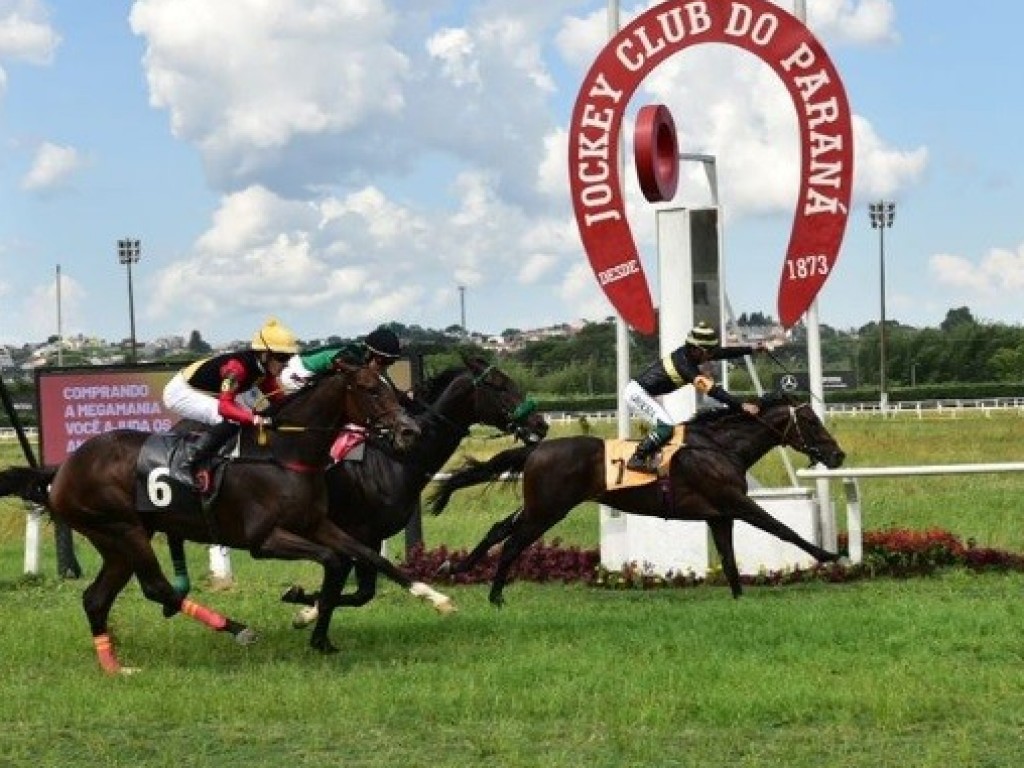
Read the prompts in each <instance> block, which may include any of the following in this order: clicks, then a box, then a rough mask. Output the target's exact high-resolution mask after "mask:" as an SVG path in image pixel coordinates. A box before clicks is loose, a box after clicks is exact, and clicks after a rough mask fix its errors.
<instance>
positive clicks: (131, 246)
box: [117, 237, 142, 364]
mask: <svg viewBox="0 0 1024 768" xmlns="http://www.w3.org/2000/svg"><path fill="white" fill-rule="evenodd" d="M140 258H142V242H141V241H140V240H135V239H132V238H130V237H126V238H124V239H123V240H118V241H117V260H118V261H119V262H120V263H121V264H123V265H124V266H125V267H127V268H128V322H129V323H130V325H131V344H132V349H131V357H130V360H131V362H132V364H135V363H136V362H137V361H138V360H137V349H138V347H137V345H136V343H135V297H134V295H133V293H132V264H138V262H139V259H140Z"/></svg>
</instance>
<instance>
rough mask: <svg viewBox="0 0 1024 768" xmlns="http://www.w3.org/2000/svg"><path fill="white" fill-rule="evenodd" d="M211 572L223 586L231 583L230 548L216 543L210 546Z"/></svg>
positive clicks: (214, 578) (215, 579)
mask: <svg viewBox="0 0 1024 768" xmlns="http://www.w3.org/2000/svg"><path fill="white" fill-rule="evenodd" d="M210 574H211V576H212V578H213V581H214V583H216V584H220V585H222V586H223V585H226V584H230V583H231V580H232V576H231V550H230V549H228V548H227V547H221V546H218V545H216V544H212V545H211V546H210Z"/></svg>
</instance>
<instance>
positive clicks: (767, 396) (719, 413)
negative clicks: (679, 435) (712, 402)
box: [686, 392, 795, 425]
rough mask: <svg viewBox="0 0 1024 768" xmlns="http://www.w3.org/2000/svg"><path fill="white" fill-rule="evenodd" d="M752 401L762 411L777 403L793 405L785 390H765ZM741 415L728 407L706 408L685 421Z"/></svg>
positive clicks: (716, 419)
mask: <svg viewBox="0 0 1024 768" xmlns="http://www.w3.org/2000/svg"><path fill="white" fill-rule="evenodd" d="M754 402H756V403H757V406H758V408H760V409H761V412H762V413H763V412H764V411H766V410H768V409H769V408H774V407H775V406H778V405H786V406H791V405H795V401H794V400H793V398H792V397H791V396H790V395H788V394H786V393H785V392H765V393H764V394H763V395H761V397H759V398H757V399H756V400H755V401H754ZM743 415H745V414H744V413H743V412H742V411H741V412H739V413H737V412H735V411H730V410H729V409H728V408H706V409H704V410H703V411H698V412H697V413H696V414H694V415H693V416H692V417H690V418H689V419H687V421H686V423H687V424H691V425H697V424H711V423H713V422H716V421H718V420H719V419H725V418H729V417H730V416H743Z"/></svg>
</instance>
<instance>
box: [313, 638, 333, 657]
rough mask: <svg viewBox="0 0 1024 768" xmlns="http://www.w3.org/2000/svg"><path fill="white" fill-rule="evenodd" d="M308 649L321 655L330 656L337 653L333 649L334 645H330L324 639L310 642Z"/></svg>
mask: <svg viewBox="0 0 1024 768" xmlns="http://www.w3.org/2000/svg"><path fill="white" fill-rule="evenodd" d="M309 647H310V648H312V649H313V650H314V651H319V652H320V653H323V654H332V653H337V652H338V649H337V648H336V647H335V645H334V643H332V642H331V641H330V640H328V639H327V638H326V637H325V638H323V639H312V640H310V641H309Z"/></svg>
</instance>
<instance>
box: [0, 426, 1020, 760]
mask: <svg viewBox="0 0 1024 768" xmlns="http://www.w3.org/2000/svg"><path fill="white" fill-rule="evenodd" d="M832 428H833V431H834V432H835V433H836V434H837V435H838V437H839V439H840V442H841V443H842V444H843V445H844V447H845V448H846V450H847V452H848V453H849V455H850V459H849V462H848V463H849V464H850V465H852V466H880V465H886V464H912V463H956V462H970V461H1015V460H1019V458H1020V454H1021V445H1024V441H1022V438H1024V419H1021V418H1020V417H1019V416H1017V415H1012V414H1010V415H1005V416H1002V417H998V418H993V419H982V418H981V417H977V418H963V419H959V420H957V421H953V420H944V421H937V420H936V421H926V422H918V421H917V420H913V419H907V420H886V421H885V422H880V421H878V420H874V421H871V420H867V419H846V420H837V421H836V422H835V423H833V425H832ZM498 445H500V441H484V440H473V441H470V447H469V449H470V451H471V452H473V453H474V454H479V453H481V452H485V451H489V450H493V449H494V448H495V447H498ZM6 448H7V447H6V446H5V447H2V448H0V450H4V449H6ZM3 455H4V454H3V453H0V463H2V460H3V459H2V457H3ZM7 455H8V460H11V457H10V454H9V453H8V454H7ZM795 461H797V462H799V459H796V460H795ZM763 464H764V466H759V467H758V468H757V469H758V471H759V473H760V476H762V477H764V479H765V482H767V483H769V484H772V479H773V477H776V476H777V477H781V475H782V470H781V469H780V466H779V465H781V462H775V463H772V460H771V459H770V458H769V459H766V461H765V462H764V463H763ZM862 492H863V495H864V498H865V504H866V508H865V512H866V520H865V523H866V526H867V527H868V528H869V529H872V528H876V529H877V528H882V527H887V526H893V525H895V526H898V527H908V528H927V527H936V526H937V527H943V528H947V529H949V530H952V531H954V532H955V533H958V534H959V535H961V536H962V537H964V538H975V539H976V540H978V542H979V543H981V544H985V545H991V546H999V547H1003V548H1008V549H1014V550H1017V551H1021V550H1024V525H1022V522H1024V521H1022V519H1021V499H1024V477H1020V476H1017V475H1003V476H976V477H967V478H964V477H961V478H950V479H944V478H919V479H910V478H901V479H893V480H870V481H865V482H863V483H862ZM837 494H838V489H837ZM463 497H464V498H460V497H456V499H457V502H456V503H455V504H454V505H453V507H452V509H451V510H450V511H449V512H446V513H445V515H443V516H442V517H440V518H431V517H427V519H426V520H425V523H424V525H425V532H426V538H427V542H428V545H431V546H435V545H438V544H440V543H447V544H449V546H454V547H464V546H469V545H470V544H472V543H475V541H476V539H477V538H479V536H480V535H482V533H483V532H484V531H485V530H486V528H487V527H488V526H489V525H490V523H491V522H493V521H494V520H495V519H496V518H497V517H498V516H499V515H502V514H504V513H506V512H508V511H510V510H511V509H512V508H513V506H514V504H515V496H514V493H513V492H511V491H495V492H493V493H488V494H482V493H477V492H470V493H466V494H463ZM2 509H4V510H6V511H7V513H8V514H3V515H0V681H2V682H0V686H2V688H0V690H2V695H0V723H3V726H2V728H3V736H2V738H0V765H10V766H15V767H18V768H20V766H26V767H27V766H33V767H35V766H47V767H48V766H67V767H69V768H75V767H77V766H133V768H150V767H151V766H152V767H160V768H162V767H163V766H167V767H168V768H170V767H171V766H173V767H174V768H184V767H187V766H213V765H216V766H228V767H231V766H260V765H274V766H277V765H290V766H322V765H324V764H335V765H348V766H371V767H376V766H382V767H383V766H389V767H390V766H424V767H427V766H430V767H431V768H447V767H448V766H453V767H454V766H460V768H461V767H462V766H465V765H467V764H488V765H492V766H501V767H504V766H508V767H509V768H519V767H520V766H523V767H524V768H525V767H526V766H531V767H533V766H538V765H544V766H555V767H560V766H579V765H590V766H598V767H600V768H603V767H604V766H609V768H610V767H611V766H616V767H618V766H666V767H667V766H684V767H689V766H694V767H695V768H696V766H706V765H722V764H726V765H730V766H737V767H739V768H754V767H758V768H760V767H761V766H786V768H805V767H806V768H811V766H814V767H815V768H817V767H818V766H821V765H829V766H837V767H839V768H862V767H863V768H869V767H870V768H877V767H878V766H893V767H895V766H910V767H912V768H932V767H934V768H939V767H940V766H941V767H942V768H947V767H948V766H958V767H961V766H963V767H971V768H973V767H975V766H976V767H977V768H990V767H991V768H996V767H1000V768H1001V767H1002V766H1007V767H1010V766H1018V765H1020V764H1021V762H1022V756H1024V673H1022V672H1021V669H1022V662H1024V635H1022V633H1021V627H1022V626H1024V602H1022V596H1024V591H1022V588H1024V576H1021V575H1019V574H1012V575H995V574H989V575H982V576H976V575H972V574H969V573H966V572H960V571H952V572H947V573H944V574H942V575H941V576H940V577H937V578H930V579H915V580H911V581H893V580H878V581H873V582H862V583H856V584H845V585H826V584H805V585H799V586H791V587H786V588H751V589H748V590H747V594H746V596H745V597H744V598H743V599H741V600H739V601H733V600H731V599H730V598H729V597H728V593H727V590H726V589H725V588H722V587H701V588H696V589H689V590H671V591H660V592H607V591H601V590H595V589H589V588H585V587H581V586H575V585H569V586H566V585H534V584H524V583H514V584H513V585H511V586H510V588H509V589H508V590H507V592H506V596H507V598H508V600H509V605H508V607H506V608H505V609H504V610H502V611H497V610H494V609H493V608H491V607H490V606H489V605H488V604H487V600H486V588H485V587H459V588H451V589H450V590H449V591H450V592H451V593H452V594H453V596H454V597H455V599H456V601H457V603H458V604H459V606H460V612H459V613H458V614H457V615H456V616H454V617H450V618H447V619H446V618H441V617H438V616H436V615H434V614H433V613H432V612H430V611H429V609H428V608H427V607H426V606H424V605H421V604H418V603H416V602H415V601H413V600H412V599H411V598H409V597H408V596H406V595H404V594H402V593H400V592H399V591H398V590H397V589H395V588H393V587H391V586H390V585H389V586H387V587H385V588H384V590H383V594H382V596H381V597H380V598H379V599H378V600H377V601H376V602H375V603H373V604H372V605H371V606H369V607H367V608H364V609H361V610H359V611H350V612H346V613H343V614H340V615H339V616H338V618H337V619H336V622H335V626H334V630H333V632H332V637H333V639H334V641H335V642H336V643H337V644H338V645H339V647H340V648H341V650H342V652H341V653H340V654H339V655H337V656H332V657H321V656H319V655H315V654H313V653H311V652H310V651H309V650H308V649H307V648H306V645H305V643H306V640H307V638H306V636H305V635H304V634H303V633H300V632H297V631H296V630H293V629H291V628H290V627H289V626H288V621H289V618H290V615H291V614H290V610H289V608H288V607H286V606H284V605H281V604H280V603H278V602H277V601H276V598H277V595H278V594H279V593H280V591H281V590H282V589H283V587H284V586H286V585H287V584H289V583H291V582H292V581H294V580H301V581H303V582H304V583H306V584H314V583H315V581H316V579H315V569H314V568H313V567H312V566H309V565H305V564H286V563H255V562H253V561H251V560H250V559H249V558H248V557H247V556H246V555H244V554H241V553H238V554H236V556H235V557H234V558H233V563H234V566H235V570H236V573H237V575H238V584H237V586H236V587H234V588H233V589H232V590H229V591H227V592H210V591H203V590H202V589H200V591H199V597H200V599H202V600H203V601H205V602H207V603H208V604H210V605H211V606H212V607H214V608H217V609H219V610H223V611H225V612H227V613H228V614H230V615H232V616H233V617H236V618H238V619H241V620H244V621H247V622H250V623H252V625H253V626H255V627H256V628H257V629H258V630H259V631H260V633H261V636H262V639H261V642H260V643H258V644H256V645H255V646H253V647H251V648H239V647H237V646H235V645H233V644H232V643H231V641H230V640H229V639H228V638H226V637H224V636H219V635H214V634H211V633H210V632H209V631H207V630H205V629H203V628H202V627H200V626H199V625H197V624H196V623H195V622H192V621H189V620H187V619H185V618H183V617H176V618H174V619H172V620H169V621H165V620H163V619H162V618H160V611H159V609H158V608H156V607H154V606H152V605H150V604H148V603H147V602H146V601H145V600H144V599H143V598H142V597H141V595H140V594H139V592H138V589H137V587H136V586H135V585H134V584H133V585H131V586H130V587H129V589H128V590H127V591H126V594H125V595H124V596H123V598H122V599H121V600H120V601H119V602H118V603H117V605H116V607H115V609H114V616H113V621H114V626H115V631H116V633H117V637H118V640H119V644H120V646H119V647H120V650H121V655H122V658H123V661H124V662H125V663H127V664H135V665H140V666H142V667H143V671H142V673H140V674H139V675H136V676H134V677H131V678H126V679H114V680H111V679H107V678H105V677H104V676H102V675H101V674H100V673H99V672H98V671H97V668H96V665H95V661H94V657H93V653H92V648H91V644H90V641H89V636H88V631H87V629H86V625H85V620H84V617H83V615H82V611H81V605H80V600H81V589H82V587H83V586H84V584H82V583H77V582H65V583H61V582H57V581H56V580H54V579H52V578H51V577H50V576H49V574H52V573H53V572H54V566H53V561H52V557H53V553H52V546H46V547H44V557H45V558H46V559H44V565H43V567H44V574H47V575H46V576H44V578H43V579H42V580H41V581H39V582H31V583H28V582H25V581H23V580H22V579H21V578H20V576H19V574H20V573H21V546H20V537H21V535H22V527H23V516H22V515H21V514H20V510H21V507H20V505H18V504H14V503H12V502H4V503H3V505H2ZM595 520H596V516H595V514H594V512H593V510H591V509H587V510H583V511H581V512H577V513H575V514H574V515H572V516H571V517H570V518H569V519H568V520H566V521H565V522H563V523H562V524H560V525H559V526H558V527H557V528H556V529H555V530H554V531H553V532H552V534H551V537H554V536H558V537H561V538H562V539H564V540H565V541H567V542H569V543H576V544H580V545H584V546H595V545H596V543H597V531H596V522H595ZM551 537H549V538H551ZM46 541H47V543H48V542H49V541H50V536H49V531H47V538H46ZM400 549H401V547H400V542H393V543H392V549H391V552H392V554H396V553H398V552H399V551H400ZM79 554H80V557H81V558H82V561H83V565H84V566H85V569H86V573H87V576H88V575H92V574H95V572H96V565H97V564H96V559H95V555H94V554H93V553H92V552H91V550H90V549H89V548H88V547H87V546H80V547H79ZM190 557H192V558H193V572H194V573H196V574H199V573H202V572H203V568H204V563H205V553H204V552H203V550H202V549H201V548H193V549H192V550H191V551H190Z"/></svg>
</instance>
